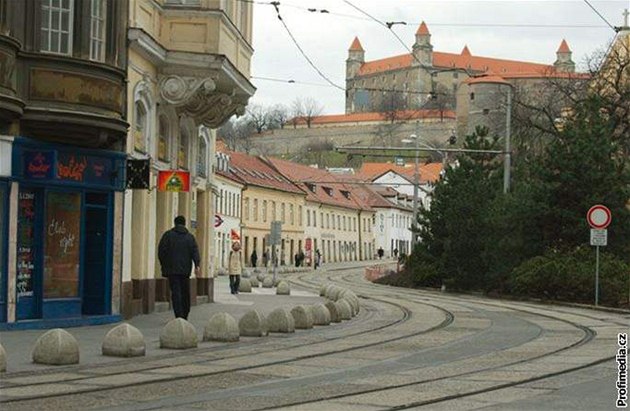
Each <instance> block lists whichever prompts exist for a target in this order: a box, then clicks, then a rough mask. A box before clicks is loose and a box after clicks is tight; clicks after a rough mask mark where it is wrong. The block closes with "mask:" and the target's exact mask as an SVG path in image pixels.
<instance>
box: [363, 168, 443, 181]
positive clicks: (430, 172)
mask: <svg viewBox="0 0 630 411" xmlns="http://www.w3.org/2000/svg"><path fill="white" fill-rule="evenodd" d="M389 171H393V172H395V173H398V174H400V175H401V176H403V177H405V178H406V179H408V180H409V181H413V179H414V174H415V165H413V164H409V165H405V166H399V165H396V164H392V163H363V165H362V166H361V168H360V169H359V171H358V174H359V175H360V176H362V177H363V178H365V179H366V180H369V181H374V180H375V179H377V178H378V177H380V176H382V175H383V174H385V173H387V172H389ZM441 172H442V163H428V164H420V167H419V168H418V173H419V175H420V182H421V183H427V182H431V183H433V182H436V181H438V180H439V179H440V173H441Z"/></svg>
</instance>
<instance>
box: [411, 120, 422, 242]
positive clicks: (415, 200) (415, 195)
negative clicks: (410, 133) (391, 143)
mask: <svg viewBox="0 0 630 411" xmlns="http://www.w3.org/2000/svg"><path fill="white" fill-rule="evenodd" d="M415 140H416V168H415V171H414V173H413V225H412V227H413V229H414V231H413V233H412V237H411V250H413V249H414V247H415V245H416V240H417V238H418V233H417V232H416V228H417V226H418V185H419V184H420V173H419V170H418V161H419V159H418V157H419V155H420V151H419V149H420V122H419V121H416V138H415Z"/></svg>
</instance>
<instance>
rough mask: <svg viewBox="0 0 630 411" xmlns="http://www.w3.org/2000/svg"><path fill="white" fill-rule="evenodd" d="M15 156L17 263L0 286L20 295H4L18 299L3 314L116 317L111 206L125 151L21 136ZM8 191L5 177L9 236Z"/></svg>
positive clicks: (0, 193) (2, 196) (46, 322)
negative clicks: (68, 144)
mask: <svg viewBox="0 0 630 411" xmlns="http://www.w3.org/2000/svg"><path fill="white" fill-rule="evenodd" d="M12 160H13V161H12V163H13V166H12V176H11V178H10V180H11V181H12V182H17V183H18V184H13V185H12V187H13V190H15V189H16V187H19V188H18V189H17V201H14V202H12V203H11V204H13V205H14V206H15V207H16V208H17V210H16V212H14V213H13V214H14V215H16V216H17V222H16V223H15V224H14V227H15V228H14V229H15V233H16V238H15V253H14V254H13V255H14V257H13V259H14V261H15V266H14V268H15V269H14V270H12V267H11V266H10V265H9V266H8V267H7V268H8V269H6V270H4V269H3V270H2V276H3V278H2V279H1V280H0V286H2V287H5V290H6V289H7V288H8V292H9V293H13V292H14V293H15V299H13V298H8V299H7V298H6V297H7V296H9V295H8V294H7V291H5V292H3V296H2V297H4V300H5V301H6V300H9V301H15V304H14V307H12V306H11V304H5V305H4V306H3V307H4V308H3V313H2V314H0V315H2V317H0V319H2V321H3V322H5V324H7V323H6V321H7V318H9V325H10V324H11V323H13V324H14V325H15V324H19V323H20V322H22V323H24V322H31V323H32V322H39V323H42V325H41V326H42V327H44V326H46V327H47V326H50V322H51V321H52V322H54V321H57V322H59V320H60V319H65V320H72V321H70V322H68V321H66V322H65V323H64V322H62V323H63V324H66V325H80V324H91V323H98V322H108V321H116V320H118V319H119V316H118V315H111V314H112V287H113V278H112V268H113V267H112V265H113V261H114V260H113V224H114V212H113V210H114V193H115V192H116V191H122V190H123V181H124V166H125V155H124V154H122V153H118V152H109V151H104V150H84V149H79V148H76V147H71V146H63V145H53V144H44V143H41V142H36V141H34V140H29V139H25V138H16V139H15V141H14V142H13V155H12ZM6 197H9V186H8V185H7V184H4V185H2V183H1V182H0V222H1V221H4V224H1V225H0V227H2V230H3V231H4V232H5V235H4V236H3V237H4V238H5V239H6V238H8V237H9V235H10V234H8V230H7V228H6V227H5V225H7V221H8V219H7V218H6V217H5V216H3V209H4V208H5V207H6V206H7V205H8V204H10V203H9V201H6ZM2 201H4V206H5V207H3V206H2V205H1V204H2ZM5 214H6V213H5ZM3 217H4V220H3ZM119 223H120V222H119ZM5 242H6V240H5ZM2 246H3V249H5V250H7V247H6V244H2ZM5 254H7V253H2V254H0V255H2V257H3V258H2V259H1V260H0V261H5V265H6V264H7V260H11V259H10V258H9V259H7V258H6V256H5ZM9 254H10V253H9ZM6 284H11V285H13V284H15V286H14V287H12V286H11V287H6ZM0 301H2V300H0ZM12 310H14V311H12ZM7 311H9V315H8V316H7ZM11 312H12V313H13V315H11ZM12 318H13V319H14V322H12V321H11V319H12ZM9 328H10V327H9Z"/></svg>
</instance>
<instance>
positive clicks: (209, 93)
mask: <svg viewBox="0 0 630 411" xmlns="http://www.w3.org/2000/svg"><path fill="white" fill-rule="evenodd" d="M158 88H159V93H160V97H161V98H162V99H163V100H164V101H165V102H166V103H168V104H171V105H173V106H174V107H175V108H176V110H177V112H178V114H184V115H186V116H189V117H191V118H193V119H194V120H195V123H196V124H200V125H204V126H206V127H209V128H218V127H219V126H221V124H223V123H224V122H225V121H226V120H227V119H229V118H230V117H232V115H234V114H238V115H242V114H243V113H244V112H245V104H246V102H242V101H238V100H237V99H236V98H235V93H234V92H232V94H231V95H229V94H226V93H221V92H218V91H216V83H215V81H214V79H212V78H210V77H206V78H195V77H182V76H177V75H167V76H162V77H160V79H159V85H158Z"/></svg>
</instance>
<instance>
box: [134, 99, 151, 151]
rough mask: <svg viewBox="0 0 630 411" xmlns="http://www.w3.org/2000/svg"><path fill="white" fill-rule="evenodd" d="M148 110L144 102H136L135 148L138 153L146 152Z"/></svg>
mask: <svg viewBox="0 0 630 411" xmlns="http://www.w3.org/2000/svg"><path fill="white" fill-rule="evenodd" d="M147 121H148V116H147V108H146V107H145V105H144V103H143V102H142V101H136V106H135V110H134V123H135V124H134V130H133V146H134V148H135V149H136V150H138V151H145V150H146V135H147V129H148V124H147Z"/></svg>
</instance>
